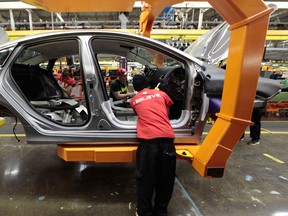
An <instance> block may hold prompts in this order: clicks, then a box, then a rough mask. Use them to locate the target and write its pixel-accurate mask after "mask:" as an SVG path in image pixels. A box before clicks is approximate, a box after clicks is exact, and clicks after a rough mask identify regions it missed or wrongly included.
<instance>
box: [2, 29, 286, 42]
mask: <svg viewBox="0 0 288 216" xmlns="http://www.w3.org/2000/svg"><path fill="white" fill-rule="evenodd" d="M111 30H113V31H115V29H111ZM49 31H52V30H33V31H30V30H19V31H7V33H8V35H9V38H10V40H14V39H17V38H21V37H24V36H27V35H34V34H38V33H45V32H49ZM54 31H57V30H54ZM67 31H69V30H67ZM116 31H125V32H129V33H131V34H136V33H137V32H138V30H136V29H116ZM207 31H209V30H195V29H192V30H191V29H153V30H152V32H151V38H153V39H156V40H169V39H172V38H181V40H197V39H198V38H199V37H201V36H202V35H203V34H205V33H206V32H207ZM266 40H288V30H268V31H267V35H266Z"/></svg>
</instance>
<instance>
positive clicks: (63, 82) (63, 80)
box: [58, 68, 76, 96]
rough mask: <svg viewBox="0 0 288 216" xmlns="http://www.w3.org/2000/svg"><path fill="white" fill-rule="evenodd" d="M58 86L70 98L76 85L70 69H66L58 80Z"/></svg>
mask: <svg viewBox="0 0 288 216" xmlns="http://www.w3.org/2000/svg"><path fill="white" fill-rule="evenodd" d="M58 84H59V85H60V86H61V88H62V89H63V90H64V92H65V93H66V94H67V95H69V96H70V94H71V90H72V88H73V87H74V86H75V85H76V82H75V80H74V79H73V78H72V77H71V76H70V71H69V68H64V69H63V71H62V74H61V76H60V77H59V79H58Z"/></svg>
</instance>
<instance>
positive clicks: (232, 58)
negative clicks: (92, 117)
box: [23, 0, 273, 177]
mask: <svg viewBox="0 0 288 216" xmlns="http://www.w3.org/2000/svg"><path fill="white" fill-rule="evenodd" d="M23 1H24V2H26V3H30V4H33V3H35V4H34V5H35V6H38V7H41V8H43V9H47V8H48V9H47V10H49V11H53V10H54V11H56V9H57V11H58V12H59V11H63V12H64V11H69V8H68V9H67V7H68V6H67V5H70V7H71V8H72V6H73V11H74V12H76V11H83V7H84V5H85V6H86V8H85V10H86V11H115V10H117V11H131V1H129V0H120V1H116V0H114V1H105V3H104V4H103V1H102V0H86V1H85V0H83V1H77V0H73V1H70V2H69V4H67V2H66V0H58V1H57V4H56V3H55V1H54V0H23ZM109 2H113V4H110V3H109ZM132 2H134V1H132ZM180 2H182V1H179V0H178V1H177V0H165V1H163V0H146V3H148V4H150V6H151V7H150V8H149V10H148V11H145V14H144V16H142V18H141V19H142V20H140V22H141V26H142V35H144V36H148V37H149V36H150V32H151V30H152V26H153V22H154V19H155V18H156V17H157V16H158V15H159V14H160V13H161V11H162V10H163V9H164V8H165V7H166V6H169V5H173V4H176V3H180ZM208 2H209V3H210V4H211V5H212V6H213V8H214V9H215V10H216V11H217V12H218V13H219V14H220V15H221V16H222V17H223V18H224V19H225V20H226V21H227V22H228V23H229V24H230V31H231V39H230V47H229V56H228V60H227V70H226V77H225V82H224V89H223V97H222V105H221V109H220V112H219V113H218V114H217V116H218V118H217V120H216V122H215V124H214V125H213V127H212V128H211V130H210V131H209V133H208V135H207V137H206V138H205V139H204V141H203V143H201V144H196V145H191V144H195V142H194V143H193V140H192V139H190V140H189V138H187V140H186V141H185V142H183V140H177V139H176V147H177V149H178V153H179V154H180V155H181V156H182V157H183V158H188V160H189V161H190V162H191V164H192V166H193V167H194V168H195V169H196V170H197V171H198V172H199V173H200V174H201V175H202V176H205V177H209V176H214V177H217V176H218V177H221V176H222V175H223V173H224V170H225V166H226V162H227V160H228V158H229V156H230V155H231V153H232V151H233V149H234V147H235V145H236V143H237V142H238V140H239V138H240V137H241V135H242V134H243V132H244V131H245V129H246V127H247V126H248V125H249V124H251V122H250V118H251V114H252V108H253V102H254V98H255V94H256V87H257V81H258V77H259V70H260V66H261V61H262V56H263V52H264V45H265V37H266V32H267V27H268V23H269V16H270V13H271V12H272V11H273V9H269V8H267V6H266V5H265V4H264V2H263V1H262V0H250V1H243V0H209V1H208ZM108 3H109V8H107V4H108ZM39 5H40V6H39ZM125 5H126V6H127V7H126V10H125V8H124V7H125ZM52 6H55V9H53V8H52ZM78 6H79V10H77V9H78ZM120 6H121V9H119V7H120ZM45 7H46V8H45ZM49 7H50V9H49ZM51 8H52V9H51ZM94 9H95V10H94ZM96 9H97V10H96ZM70 11H71V10H70ZM181 144H182V145H181ZM121 145H123V146H122V147H119V145H118V147H117V146H112V147H97V146H95V147H93V148H92V147H87V148H84V147H82V146H81V145H79V146H78V147H75V146H73V147H71V146H60V145H59V146H58V152H59V156H60V157H62V158H63V159H64V160H67V161H74V160H76V161H84V160H87V159H89V160H93V161H96V162H120V161H122V162H129V161H134V160H135V149H136V144H131V143H128V144H127V145H126V144H125V143H121ZM86 153H87V154H86Z"/></svg>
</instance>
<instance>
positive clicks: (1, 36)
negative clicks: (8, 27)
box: [0, 27, 9, 44]
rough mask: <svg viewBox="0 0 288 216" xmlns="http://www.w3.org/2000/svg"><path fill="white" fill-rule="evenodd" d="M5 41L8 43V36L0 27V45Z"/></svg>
mask: <svg viewBox="0 0 288 216" xmlns="http://www.w3.org/2000/svg"><path fill="white" fill-rule="evenodd" d="M7 41H9V36H8V34H7V32H6V31H5V30H4V29H3V28H1V27H0V44H2V43H5V42H7Z"/></svg>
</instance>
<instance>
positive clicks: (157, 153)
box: [136, 138, 176, 216]
mask: <svg viewBox="0 0 288 216" xmlns="http://www.w3.org/2000/svg"><path fill="white" fill-rule="evenodd" d="M175 169H176V152H175V146H174V140H173V139H170V138H159V139H152V140H143V139H141V140H140V144H139V146H138V149H137V156H136V183H137V213H138V214H139V215H140V216H152V215H153V216H166V215H167V207H168V204H169V201H170V199H171V197H172V192H173V188H174V181H175ZM154 193H155V197H154V207H153V204H152V199H153V195H154Z"/></svg>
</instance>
